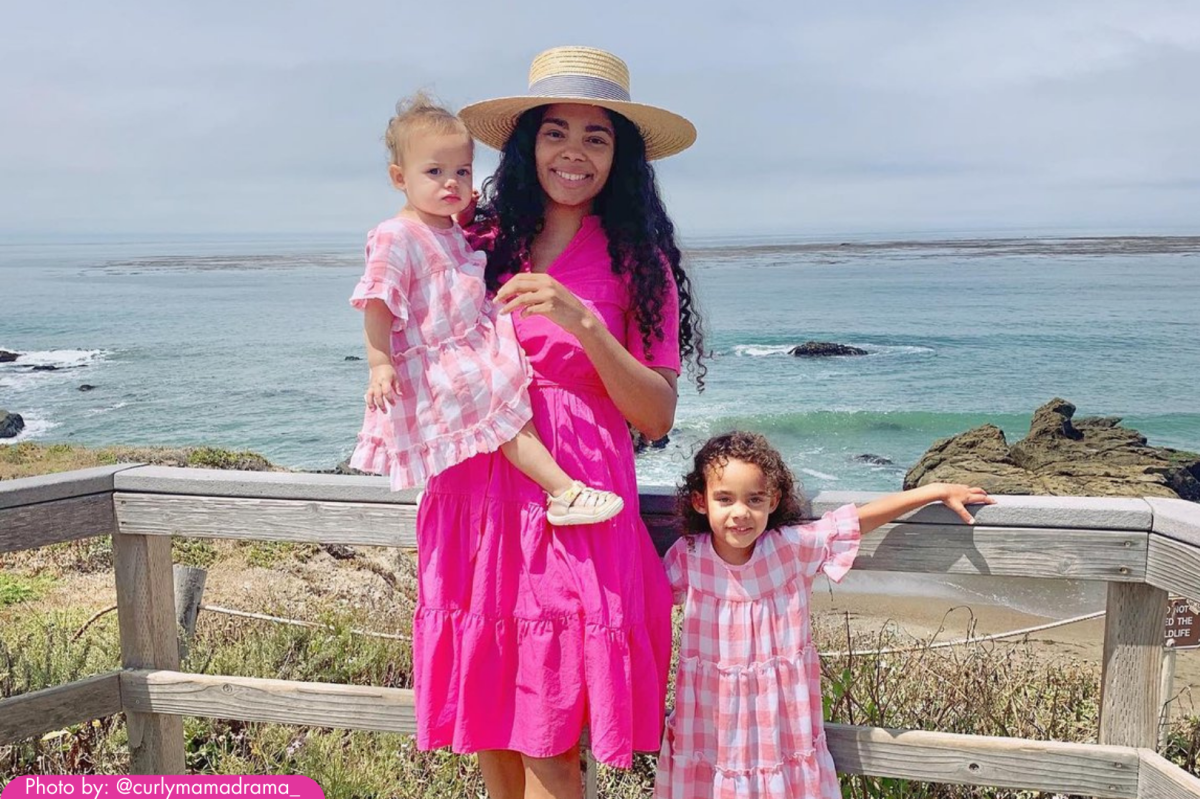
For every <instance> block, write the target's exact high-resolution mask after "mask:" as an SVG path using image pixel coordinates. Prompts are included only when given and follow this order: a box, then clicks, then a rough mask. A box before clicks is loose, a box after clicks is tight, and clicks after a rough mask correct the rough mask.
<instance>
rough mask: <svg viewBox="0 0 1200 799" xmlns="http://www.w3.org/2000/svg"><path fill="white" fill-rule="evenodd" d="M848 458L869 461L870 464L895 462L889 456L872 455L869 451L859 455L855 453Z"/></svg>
mask: <svg viewBox="0 0 1200 799" xmlns="http://www.w3.org/2000/svg"><path fill="white" fill-rule="evenodd" d="M850 460H852V461H854V462H855V463H869V464H871V465H872V466H894V465H895V462H894V461H893V460H892V459H891V458H885V457H883V456H882V455H872V454H871V453H869V452H864V453H863V454H861V455H855V456H854V457H853V458H851V459H850Z"/></svg>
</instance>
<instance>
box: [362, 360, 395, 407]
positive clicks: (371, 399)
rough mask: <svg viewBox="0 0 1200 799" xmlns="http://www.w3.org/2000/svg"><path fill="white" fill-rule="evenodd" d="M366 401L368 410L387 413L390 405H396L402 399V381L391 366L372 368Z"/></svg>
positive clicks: (386, 364) (382, 365)
mask: <svg viewBox="0 0 1200 799" xmlns="http://www.w3.org/2000/svg"><path fill="white" fill-rule="evenodd" d="M365 399H366V401H367V408H369V409H370V410H374V411H386V410H387V409H388V406H389V405H394V404H395V403H396V401H397V400H399V399H400V381H399V379H397V377H396V370H395V369H394V368H393V367H392V365H391V364H388V363H385V364H380V365H379V366H372V367H371V378H370V381H369V382H368V383H367V393H366V396H365Z"/></svg>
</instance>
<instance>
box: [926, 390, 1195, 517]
mask: <svg viewBox="0 0 1200 799" xmlns="http://www.w3.org/2000/svg"><path fill="white" fill-rule="evenodd" d="M1074 415H1075V406H1074V405H1072V404H1071V403H1070V402H1067V401H1066V400H1063V399H1059V398H1055V399H1053V400H1051V401H1050V402H1048V403H1046V404H1045V405H1043V406H1042V407H1040V408H1038V409H1037V410H1036V411H1035V412H1034V414H1033V418H1032V420H1030V424H1029V434H1028V435H1027V436H1026V437H1025V438H1024V439H1022V440H1021V441H1018V442H1017V443H1015V444H1012V445H1011V446H1010V445H1009V444H1008V441H1007V440H1006V439H1005V437H1004V432H1003V431H1002V430H1000V429H999V428H998V427H996V426H995V425H991V424H985V425H982V426H980V427H976V428H973V429H971V430H968V431H966V432H965V433H960V434H959V435H957V436H952V437H950V438H945V439H942V440H940V441H937V442H935V443H934V445H933V446H932V447H930V448H929V450H928V451H927V452H926V453H925V454H924V455H923V456H921V459H920V460H919V461H917V464H916V465H915V466H913V467H912V468H911V469H909V471H908V473H907V474H906V475H905V477H904V487H905V488H915V487H916V486H919V485H924V484H926V483H933V482H953V483H972V484H974V485H979V486H982V487H983V488H985V489H986V490H987V491H989V492H990V493H993V494H1046V495H1051V496H1121V497H1177V498H1181V499H1188V500H1192V501H1193V502H1200V455H1198V454H1196V453H1191V452H1181V451H1178V450H1173V449H1169V448H1167V447H1152V446H1149V445H1148V444H1147V442H1146V437H1145V436H1143V435H1142V434H1141V433H1139V432H1138V431H1136V430H1132V429H1130V428H1127V427H1122V426H1121V420H1120V419H1119V418H1117V417H1111V416H1109V417H1088V418H1080V419H1075V420H1073V417H1074Z"/></svg>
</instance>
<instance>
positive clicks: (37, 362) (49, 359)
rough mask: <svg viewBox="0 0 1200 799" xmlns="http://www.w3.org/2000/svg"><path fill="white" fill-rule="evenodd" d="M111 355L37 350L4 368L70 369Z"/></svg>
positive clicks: (21, 354) (103, 352) (82, 351)
mask: <svg viewBox="0 0 1200 799" xmlns="http://www.w3.org/2000/svg"><path fill="white" fill-rule="evenodd" d="M0 349H3V347H0ZM111 354H112V353H111V352H110V351H109V350H35V351H33V352H22V353H20V357H18V358H17V360H15V361H12V362H11V363H6V364H3V366H4V367H6V368H8V369H29V368H30V367H34V366H56V367H58V368H59V369H70V368H72V367H75V366H87V365H89V364H92V363H96V362H99V361H102V360H104V359H105V358H107V357H108V356H109V355H111Z"/></svg>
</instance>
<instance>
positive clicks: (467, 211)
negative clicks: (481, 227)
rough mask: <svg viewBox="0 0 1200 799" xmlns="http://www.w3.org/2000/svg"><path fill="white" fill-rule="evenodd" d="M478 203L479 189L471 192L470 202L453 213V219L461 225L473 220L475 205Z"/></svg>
mask: <svg viewBox="0 0 1200 799" xmlns="http://www.w3.org/2000/svg"><path fill="white" fill-rule="evenodd" d="M477 205H479V189H475V190H473V191H472V192H471V202H469V203H467V207H466V208H464V209H462V210H461V211H459V212H458V213H457V214H455V215H454V220H455V221H456V222H458V224H459V225H461V226H462V227H466V226H467V225H469V224H471V223H472V222H474V221H475V207H476V206H477Z"/></svg>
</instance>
